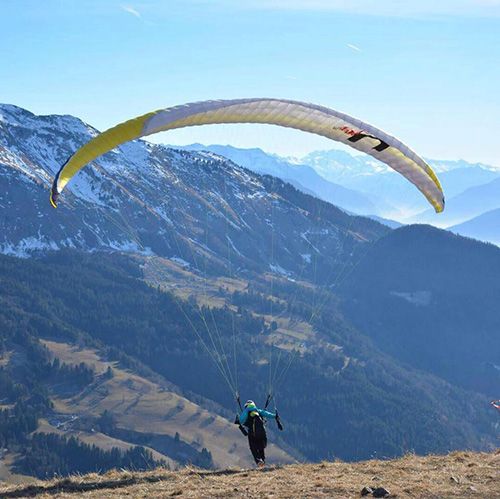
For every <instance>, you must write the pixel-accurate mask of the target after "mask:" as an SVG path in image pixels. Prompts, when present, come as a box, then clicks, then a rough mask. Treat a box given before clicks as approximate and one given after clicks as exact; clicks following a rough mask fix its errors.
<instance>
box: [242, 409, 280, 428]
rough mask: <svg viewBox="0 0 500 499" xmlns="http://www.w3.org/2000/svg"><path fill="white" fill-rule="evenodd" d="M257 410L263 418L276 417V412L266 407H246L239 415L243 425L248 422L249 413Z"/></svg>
mask: <svg viewBox="0 0 500 499" xmlns="http://www.w3.org/2000/svg"><path fill="white" fill-rule="evenodd" d="M253 411H255V412H257V413H258V414H259V416H260V417H262V418H275V417H276V414H275V413H274V412H269V411H266V410H265V409H259V408H258V407H245V408H244V409H243V411H241V414H240V416H239V421H240V424H241V425H244V424H245V423H246V422H247V419H248V415H249V414H250V413H251V412H253Z"/></svg>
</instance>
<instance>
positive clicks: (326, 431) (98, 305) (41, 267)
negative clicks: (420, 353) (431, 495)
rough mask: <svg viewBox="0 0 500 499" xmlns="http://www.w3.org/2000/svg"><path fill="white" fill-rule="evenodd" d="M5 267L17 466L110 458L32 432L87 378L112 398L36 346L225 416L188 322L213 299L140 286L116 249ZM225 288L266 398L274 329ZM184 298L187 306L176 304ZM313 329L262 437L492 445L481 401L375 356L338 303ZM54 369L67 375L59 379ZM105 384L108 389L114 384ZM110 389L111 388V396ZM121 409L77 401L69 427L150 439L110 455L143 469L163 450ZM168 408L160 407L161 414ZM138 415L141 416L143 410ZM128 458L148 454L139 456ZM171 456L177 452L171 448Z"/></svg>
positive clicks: (341, 445) (336, 452)
mask: <svg viewBox="0 0 500 499" xmlns="http://www.w3.org/2000/svg"><path fill="white" fill-rule="evenodd" d="M141 266H142V267H141ZM0 269H1V270H0V286H1V289H0V296H1V301H2V306H1V309H0V320H1V322H2V327H1V329H0V331H1V335H2V371H1V372H2V382H3V385H4V386H5V387H6V390H5V393H8V394H9V395H8V397H7V398H4V400H3V401H2V403H3V404H4V405H3V410H2V417H3V418H5V419H6V420H9V421H10V422H11V423H10V424H9V425H8V426H6V425H2V434H1V438H2V441H3V446H4V447H6V448H8V449H9V451H10V452H19V451H21V454H20V455H18V456H19V457H18V458H17V459H16V460H15V462H14V463H13V469H14V470H15V471H17V472H19V473H28V474H35V475H38V476H40V475H42V474H44V473H47V474H51V473H53V472H59V473H66V472H71V471H76V470H77V469H79V467H80V466H82V464H81V461H78V463H79V464H78V465H76V464H75V461H74V460H72V459H71V458H70V456H71V455H74V452H75V449H77V448H78V446H80V451H81V456H85V455H88V456H89V459H90V461H89V463H94V464H93V465H92V466H97V464H95V463H100V464H99V466H101V467H104V468H105V467H106V465H105V463H106V459H107V460H108V461H109V459H110V457H109V456H107V455H106V454H105V453H104V454H103V456H102V458H99V459H97V458H95V459H94V458H93V457H92V458H90V456H95V455H97V454H96V453H98V451H97V450H92V449H91V448H87V447H85V446H84V445H83V444H81V443H80V444H79V443H77V442H75V441H74V440H65V439H64V438H63V437H60V438H59V440H58V441H57V442H58V443H57V445H58V446H59V448H60V451H59V452H57V453H54V452H52V451H49V450H48V449H49V448H48V447H47V442H48V441H47V440H46V439H47V438H48V437H44V436H37V437H36V438H35V437H34V436H32V434H31V432H32V431H33V430H35V429H36V428H37V427H39V425H40V424H41V422H42V421H43V420H47V421H50V420H51V419H53V418H54V417H55V418H56V419H57V418H59V420H60V419H61V417H62V415H63V414H64V412H65V411H66V412H67V411H68V410H69V409H68V408H69V407H71V405H73V407H76V406H77V405H78V400H79V399H81V398H82V397H84V396H85V390H86V389H87V387H89V386H90V387H92V390H94V394H93V397H94V398H96V397H97V398H99V397H106V396H107V395H109V394H108V393H102V390H101V389H100V388H99V386H100V385H99V384H98V383H94V384H92V383H91V384H90V385H89V380H90V379H91V378H96V374H95V373H94V374H93V373H92V369H91V367H88V366H86V365H85V362H83V363H82V364H80V365H78V366H75V367H70V366H66V365H64V364H61V363H60V362H59V361H57V360H55V359H54V354H53V353H51V352H50V348H49V349H48V348H47V347H46V346H43V345H51V344H58V343H65V344H70V345H74V347H75V348H77V349H78V348H80V349H94V350H95V351H97V352H99V355H100V356H102V357H103V358H105V359H107V360H108V361H111V362H113V363H114V364H113V366H114V369H118V370H117V371H116V372H118V371H119V370H120V369H126V370H129V371H132V372H136V373H138V374H140V375H141V376H144V377H145V378H146V379H150V380H152V381H155V382H158V383H163V386H165V383H166V382H167V381H168V382H170V383H173V384H174V385H176V386H177V388H175V387H172V386H171V385H170V386H171V387H170V389H171V390H174V392H176V391H177V392H178V393H181V394H184V395H185V396H186V397H187V398H191V399H192V400H193V401H195V402H196V403H197V404H200V405H201V406H202V407H204V408H205V409H208V410H209V411H210V412H212V413H213V415H214V416H217V417H218V416H222V417H223V418H227V419H229V421H228V423H230V419H231V418H232V416H231V414H232V411H233V410H234V404H233V401H232V400H231V393H230V392H229V391H228V390H227V388H226V387H225V385H224V381H223V379H222V377H221V376H220V374H219V373H218V372H217V369H215V367H214V365H213V363H211V362H210V358H209V356H208V355H207V353H206V352H205V351H204V348H203V344H202V342H201V341H200V340H199V339H197V337H196V335H195V334H193V331H192V330H191V328H190V325H189V323H188V322H187V321H186V316H187V317H189V319H190V321H192V323H193V324H195V325H196V326H200V327H199V330H201V329H202V328H201V323H202V321H203V317H207V315H206V314H207V313H208V309H206V308H205V309H204V310H202V309H199V308H198V306H197V305H196V301H194V300H191V301H190V302H189V303H188V302H182V303H180V302H179V300H178V299H177V298H174V296H173V295H171V294H168V293H165V292H164V291H163V290H162V288H161V286H159V287H150V286H148V285H147V284H146V283H144V282H143V277H144V274H143V272H144V266H143V264H140V261H137V260H134V259H130V258H129V257H124V256H120V255H117V254H115V255H112V254H99V255H97V254H83V253H77V252H58V253H53V254H50V255H48V256H46V257H43V258H40V259H36V260H19V259H16V258H12V257H1V259H0ZM288 285H289V286H292V285H291V284H290V283H289V284H288ZM291 291H292V290H291V289H287V288H286V287H284V286H283V287H282V288H281V290H280V291H279V293H280V294H282V295H283V296H285V295H286V293H291ZM225 292H226V291H224V290H223V291H221V293H225ZM226 298H228V297H226ZM234 298H235V299H236V300H237V301H238V306H237V310H235V311H233V309H232V308H222V309H221V308H214V309H212V311H211V313H213V314H215V317H216V322H217V324H218V328H219V331H220V333H221V338H222V341H224V342H226V343H227V346H228V349H229V346H230V345H231V342H232V341H233V338H234V336H233V325H232V323H233V321H234V324H235V331H237V336H236V345H235V346H236V350H237V359H238V374H239V379H240V380H241V381H242V383H241V385H240V389H241V391H242V395H243V396H245V397H254V398H257V399H258V398H259V397H260V398H265V395H266V389H267V386H266V381H267V379H268V376H269V373H268V370H269V365H268V359H269V357H268V348H269V347H268V345H267V343H266V340H267V339H268V337H269V335H271V334H272V329H273V328H272V327H268V326H267V325H266V323H265V321H264V320H262V318H259V316H258V315H255V314H254V313H252V294H251V293H239V294H237V295H235V296H234ZM246 298H248V302H246V301H245V299H246ZM228 299H232V298H231V297H229V298H228ZM332 300H333V299H332ZM179 305H182V306H183V307H184V308H183V310H184V311H185V312H186V316H183V314H181V313H179ZM261 306H262V305H261ZM294 313H295V314H297V315H298V316H299V315H300V314H310V308H308V305H307V299H304V300H302V299H301V300H298V301H297V302H296V306H295V308H294ZM314 329H315V332H314V336H313V337H311V338H308V340H307V342H306V345H305V347H304V349H303V350H302V353H300V354H298V355H297V356H296V358H295V360H294V362H293V363H292V365H291V366H290V369H289V371H288V372H287V375H286V378H285V379H284V380H283V383H282V384H281V385H280V386H278V387H276V388H277V393H276V397H277V401H278V404H279V409H280V412H281V414H282V416H283V420H284V423H285V426H286V431H285V432H283V433H282V434H280V435H279V436H278V435H276V434H275V432H274V431H272V436H271V439H272V440H275V441H277V442H278V443H279V444H280V445H281V446H283V447H284V448H285V449H288V452H290V453H291V454H292V455H295V456H297V457H299V456H303V457H305V458H307V459H310V460H319V459H323V458H326V457H333V456H337V457H340V458H342V459H348V460H350V459H360V458H366V457H369V456H371V455H380V456H394V455H400V454H402V453H404V452H406V451H408V450H413V451H416V452H418V453H426V452H431V451H443V450H449V449H454V448H461V447H471V448H484V447H487V446H488V445H493V444H494V441H495V433H494V428H493V419H492V417H491V414H490V412H489V408H488V407H486V406H485V404H484V401H483V399H481V398H480V397H479V396H476V395H473V394H470V393H469V394H467V393H465V392H463V391H462V390H460V389H459V388H454V387H453V386H452V385H449V384H447V383H444V382H443V381H441V380H439V379H438V378H435V377H433V376H432V375H428V374H425V373H423V372H422V371H416V370H413V369H412V368H409V367H403V366H402V365H400V364H398V363H397V362H396V361H394V360H392V359H391V358H390V357H387V356H386V355H384V354H382V353H381V352H380V351H378V350H377V349H376V348H375V347H374V346H373V345H372V343H371V342H370V341H369V340H368V339H367V338H366V337H364V336H362V335H361V334H360V333H359V332H357V331H356V330H355V329H353V328H352V327H351V326H349V324H348V322H346V321H345V319H344V318H343V317H342V315H341V314H340V313H339V312H337V311H336V306H335V305H334V300H333V301H332V303H330V304H329V306H328V307H325V310H324V312H323V313H322V314H321V319H318V320H317V321H315V323H314ZM41 340H43V342H42V341H41ZM51 342H52V343H51ZM82 358H84V357H83V356H82ZM274 359H275V361H276V359H277V356H276V355H275V357H274ZM114 369H111V371H109V370H108V371H107V372H105V373H101V374H99V376H98V377H99V378H100V382H102V383H104V382H105V380H106V377H110V376H111V377H112V376H113V370H114ZM54 378H58V383H54V382H53V380H54ZM61 379H64V380H65V381H66V382H67V381H68V380H71V383H70V384H69V386H68V384H67V383H66V386H61ZM51 380H52V382H51ZM162 380H165V381H162ZM126 383H130V382H126ZM106 386H108V388H107V390H109V389H110V388H109V387H110V386H111V385H110V384H109V383H108V385H106ZM389 387H390V389H388V388H389ZM122 389H125V388H124V387H123V386H122ZM123 393H124V394H126V392H123ZM124 397H125V395H124ZM119 398H120V395H119V394H116V396H115V400H116V399H118V400H119ZM54 401H55V404H54ZM211 401H212V402H211ZM122 402H123V401H122ZM128 402H131V401H128ZM61 408H64V409H63V410H61ZM122 410H123V409H122V406H120V404H118V407H117V409H115V410H114V411H113V410H110V414H109V415H108V416H109V417H111V418H112V419H113V420H114V422H113V424H108V425H106V419H104V420H103V419H102V418H103V417H104V416H103V415H102V414H101V415H100V416H99V415H94V416H92V411H91V410H89V409H85V410H84V411H83V413H80V414H79V417H80V421H79V423H78V426H77V427H78V429H79V430H80V431H81V432H83V433H91V432H92V431H97V430H98V431H100V432H101V433H102V434H104V435H108V436H111V437H113V438H116V437H117V436H120V438H121V439H122V440H127V439H128V440H129V442H137V443H140V442H141V441H142V442H147V443H148V449H149V450H147V449H146V450H143V449H140V450H133V449H132V450H131V451H130V452H125V453H123V452H122V454H120V457H119V459H123V460H124V461H123V462H130V463H132V466H133V467H141V466H145V465H146V464H144V463H148V464H147V466H149V465H150V464H149V463H153V460H154V458H153V455H152V454H151V452H152V451H155V449H156V451H157V450H160V451H163V452H167V451H166V450H165V447H161V446H160V444H159V443H158V442H156V443H155V440H154V439H152V438H151V437H147V434H146V433H145V431H144V430H140V431H139V432H137V431H135V432H134V431H130V430H132V429H131V428H129V431H128V432H127V431H123V429H122V430H120V427H121V426H120V425H121V421H124V419H123V418H124V417H125V414H122ZM159 410H161V408H160V409H159ZM178 412H179V411H177V413H178ZM175 414H176V411H174V412H169V413H167V414H166V415H164V416H163V417H164V424H168V419H169V418H173V417H175ZM150 417H151V415H150ZM26 418H27V419H26ZM176 423H177V425H178V429H179V432H180V433H181V434H183V433H184V437H183V438H184V439H185V440H186V441H187V442H188V443H189V441H191V439H192V437H193V436H194V435H191V436H190V437H189V438H187V437H188V435H186V434H185V429H183V423H184V424H186V423H187V421H184V422H183V421H182V420H181V421H178V420H177V421H176ZM141 424H142V425H146V426H147V421H142V422H141ZM202 424H210V422H209V423H202ZM42 426H43V425H42ZM69 426H71V425H69ZM63 428H64V425H63ZM73 428H75V426H74V425H73ZM51 431H52V432H55V431H54V430H51ZM223 431H224V432H228V431H229V432H232V434H231V438H233V439H234V440H236V441H238V440H239V439H241V436H240V434H239V432H238V431H237V428H236V427H233V428H232V429H231V426H230V425H228V426H227V428H226V429H224V430H223ZM141 432H142V434H143V435H142V437H141V436H140V434H141ZM55 433H59V432H55ZM172 436H174V435H172ZM52 438H53V439H54V438H55V437H52ZM177 438H178V437H177ZM53 441H54V442H55V440H53ZM488 442H489V444H488ZM243 443H244V442H243ZM44 449H46V450H44ZM72 449H73V450H72ZM243 449H244V447H243ZM170 451H172V449H170ZM198 451H199V452H200V457H199V458H196V453H195V454H194V455H193V454H191V455H192V456H194V457H195V458H196V459H199V462H200V463H206V465H209V466H210V465H211V461H210V458H209V454H208V453H210V448H207V449H205V450H203V449H202V446H201V447H198ZM113 452H115V453H116V450H114V451H113ZM239 452H242V450H240V451H239ZM66 453H67V454H68V458H67V460H66V459H65V458H64V456H65V455H66ZM92 453H93V454H92ZM167 454H168V452H167ZM204 455H205V456H206V458H205V457H203V456H204ZM23 456H24V457H23ZM35 456H36V457H37V459H35ZM41 456H44V457H43V459H42V458H41ZM81 456H80V457H81ZM134 456H137V459H139V457H140V459H142V460H143V464H142V465H140V464H139V463H138V461H134ZM172 456H174V457H175V455H174V453H173V454H171V455H170V456H168V457H172ZM207 458H208V461H207ZM79 459H80V458H79ZM82 459H84V458H83V457H82ZM159 459H160V458H159V457H158V458H157V459H156V462H160V461H159ZM203 459H204V460H203ZM127 460H128V461H127ZM189 460H190V461H191V460H192V459H189ZM181 462H182V459H181ZM42 463H43V465H42ZM89 465H90V464H89ZM85 469H87V470H89V469H92V468H85Z"/></svg>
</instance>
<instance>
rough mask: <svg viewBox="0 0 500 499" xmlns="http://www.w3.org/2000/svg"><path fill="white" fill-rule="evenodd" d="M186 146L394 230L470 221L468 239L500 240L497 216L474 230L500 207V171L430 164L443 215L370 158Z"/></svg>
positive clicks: (469, 165)
mask: <svg viewBox="0 0 500 499" xmlns="http://www.w3.org/2000/svg"><path fill="white" fill-rule="evenodd" d="M182 148H183V149H186V150H193V151H203V150H205V151H211V152H213V153H215V154H218V155H220V156H223V157H226V158H229V159H231V160H232V161H234V162H235V163H237V164H239V165H242V166H245V167H246V168H248V169H250V170H252V171H255V172H257V173H265V174H268V175H273V176H276V177H279V178H281V179H283V180H285V181H287V182H289V183H291V184H292V185H294V186H295V187H297V188H298V189H299V190H301V191H303V192H306V193H308V194H312V195H314V196H317V197H319V198H320V199H324V200H325V201H329V202H331V203H333V204H335V205H336V206H339V207H341V208H342V209H344V210H346V211H348V212H351V213H356V214H360V215H366V216H369V217H372V218H373V219H375V220H378V221H381V222H382V223H389V224H390V226H392V227H394V226H397V224H398V223H399V224H408V223H428V224H431V225H435V226H437V227H441V228H450V229H451V230H455V229H454V226H457V225H458V224H462V223H465V222H468V225H467V227H468V233H467V234H465V235H471V237H474V236H473V234H477V235H481V237H479V239H480V240H483V241H487V242H493V243H494V244H496V241H498V238H499V237H500V227H499V226H498V224H496V223H495V222H494V220H493V218H492V217H487V218H486V219H482V220H481V221H479V222H478V225H479V226H480V227H478V229H477V230H476V229H475V225H476V222H475V220H474V219H475V218H476V217H478V216H480V215H482V214H484V213H486V212H488V211H491V210H494V209H497V208H499V209H500V196H499V192H498V190H499V189H498V186H499V185H500V184H499V182H500V169H498V168H495V167H492V166H489V165H485V164H482V163H468V162H466V161H464V160H457V161H449V160H447V161H446V160H428V161H429V163H430V164H431V165H432V167H433V168H434V169H435V171H436V172H437V174H438V176H439V179H440V181H441V184H442V186H443V189H444V192H445V195H446V199H447V203H446V209H445V211H444V213H441V214H435V213H434V210H433V209H431V208H429V207H428V205H427V204H426V201H425V199H424V198H423V197H422V195H421V194H420V193H419V192H418V191H417V189H415V187H414V186H413V185H411V184H410V183H409V182H408V181H406V180H405V179H404V178H403V177H402V176H401V175H399V174H397V173H395V172H394V171H392V170H391V169H390V168H389V167H387V166H386V165H384V164H382V163H380V162H378V161H376V160H374V159H373V158H371V157H369V156H365V155H353V154H350V153H348V152H345V151H341V150H326V151H315V152H312V153H310V154H307V155H306V156H304V157H302V158H284V157H279V156H277V155H275V154H269V153H266V152H264V151H262V150H260V149H238V148H235V147H232V146H222V145H202V144H192V145H189V146H182ZM384 220H389V222H384ZM485 224H488V227H487V228H486V227H485Z"/></svg>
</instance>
